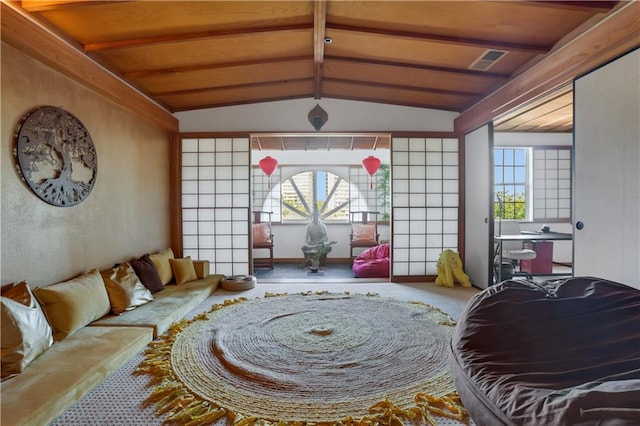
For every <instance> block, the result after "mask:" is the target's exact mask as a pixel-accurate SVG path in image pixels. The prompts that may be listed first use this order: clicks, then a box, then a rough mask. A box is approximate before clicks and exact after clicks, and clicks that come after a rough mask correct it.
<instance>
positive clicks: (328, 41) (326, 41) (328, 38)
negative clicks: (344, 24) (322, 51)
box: [323, 36, 333, 44]
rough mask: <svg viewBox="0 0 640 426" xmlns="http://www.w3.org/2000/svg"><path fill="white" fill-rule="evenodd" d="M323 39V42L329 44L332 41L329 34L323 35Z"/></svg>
mask: <svg viewBox="0 0 640 426" xmlns="http://www.w3.org/2000/svg"><path fill="white" fill-rule="evenodd" d="M323 41H324V44H331V43H333V39H332V38H331V37H329V36H325V37H324V39H323Z"/></svg>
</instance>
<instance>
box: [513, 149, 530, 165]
mask: <svg viewBox="0 0 640 426" xmlns="http://www.w3.org/2000/svg"><path fill="white" fill-rule="evenodd" d="M513 164H515V165H516V166H525V165H526V164H527V155H526V152H525V150H524V149H516V150H515V158H514V161H513Z"/></svg>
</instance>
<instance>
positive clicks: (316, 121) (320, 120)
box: [307, 105, 329, 131]
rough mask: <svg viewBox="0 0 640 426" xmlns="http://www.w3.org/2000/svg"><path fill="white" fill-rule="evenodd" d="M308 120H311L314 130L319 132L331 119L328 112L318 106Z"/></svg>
mask: <svg viewBox="0 0 640 426" xmlns="http://www.w3.org/2000/svg"><path fill="white" fill-rule="evenodd" d="M307 118H309V122H310V123H311V125H313V128H314V129H316V130H317V131H319V130H320V129H321V128H322V126H324V123H326V122H327V120H328V119H329V114H327V111H325V110H323V109H322V108H321V107H320V105H316V106H315V107H314V108H313V109H312V110H311V111H309V115H308V116H307Z"/></svg>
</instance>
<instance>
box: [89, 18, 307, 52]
mask: <svg viewBox="0 0 640 426" xmlns="http://www.w3.org/2000/svg"><path fill="white" fill-rule="evenodd" d="M310 28H311V26H310V25H308V24H295V25H281V26H274V27H262V28H235V29H231V30H223V31H205V32H198V33H189V34H172V35H166V36H154V37H143V38H132V39H127V40H117V41H105V42H101V43H89V44H86V45H85V46H84V50H85V51H87V52H96V51H103V50H111V49H122V48H126V47H140V46H152V45H156V44H165V43H175V42H181V41H185V42H186V41H194V40H203V39H207V40H211V39H223V38H230V37H247V36H253V35H258V34H269V33H282V32H296V31H307V30H309V29H310Z"/></svg>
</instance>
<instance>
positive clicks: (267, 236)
mask: <svg viewBox="0 0 640 426" xmlns="http://www.w3.org/2000/svg"><path fill="white" fill-rule="evenodd" d="M272 213H273V212H265V211H254V212H253V225H252V228H253V229H252V230H253V235H252V236H253V245H252V247H253V248H254V250H257V249H264V250H268V251H269V257H261V258H258V257H254V258H253V267H254V268H269V269H273V234H272V233H271V215H272Z"/></svg>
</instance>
